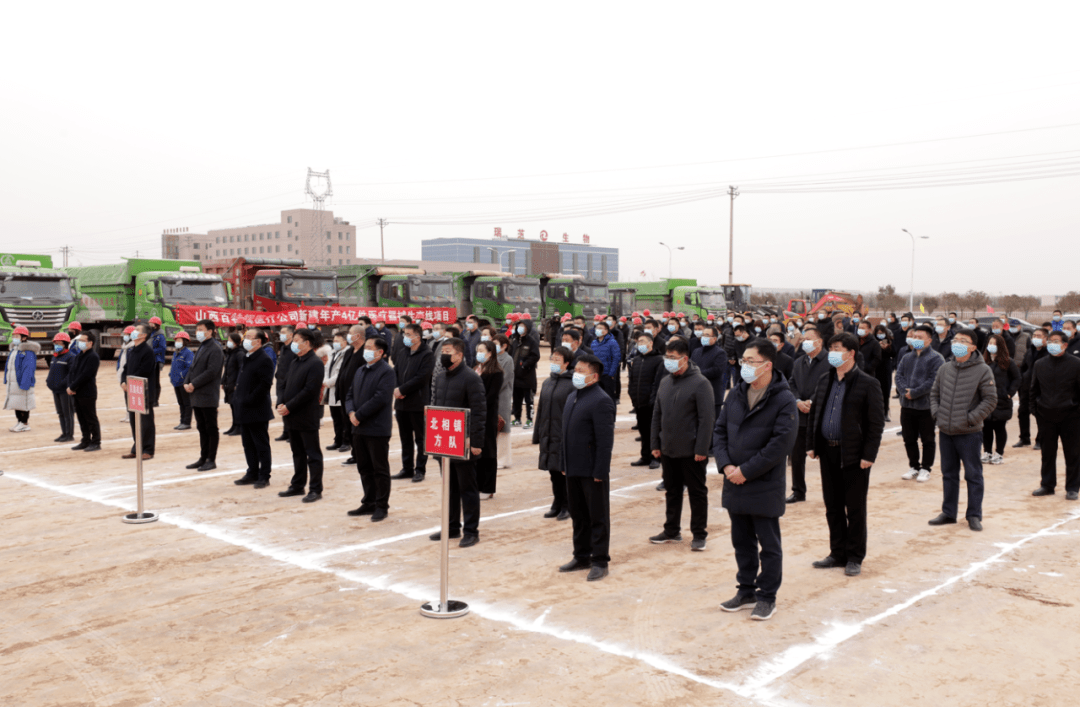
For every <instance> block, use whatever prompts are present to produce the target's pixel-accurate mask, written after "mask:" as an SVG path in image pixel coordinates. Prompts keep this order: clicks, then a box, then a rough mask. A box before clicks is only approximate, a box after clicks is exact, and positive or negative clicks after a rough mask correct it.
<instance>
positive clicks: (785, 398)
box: [712, 339, 799, 621]
mask: <svg viewBox="0 0 1080 707" xmlns="http://www.w3.org/2000/svg"><path fill="white" fill-rule="evenodd" d="M775 358H776V347H775V346H773V345H772V342H770V341H769V340H768V339H754V340H753V341H752V342H751V343H750V345H749V346H747V347H746V350H745V351H744V353H743V358H742V360H741V361H740V362H739V365H740V370H739V374H740V377H741V380H740V382H739V383H738V384H737V385H736V386H735V387H734V388H733V389H732V390H731V392H730V393H728V396H727V399H726V400H725V401H724V406H723V407H722V408H721V409H720V417H719V418H718V419H717V420H716V427H715V428H714V430H713V440H712V448H713V454H714V456H715V457H716V466H717V467H718V468H719V469H720V473H722V474H723V475H724V490H723V496H722V500H721V505H722V506H723V507H724V508H725V509H727V512H728V518H729V519H730V521H731V545H732V547H733V548H734V549H735V562H736V564H737V565H738V573H737V574H736V581H737V582H738V592H737V593H736V595H735V596H734V597H732V598H731V599H729V600H727V601H725V602H723V603H722V604H721V605H720V608H721V609H722V610H724V611H731V612H735V611H739V610H741V609H748V608H752V612H751V614H750V618H751V619H753V620H755V621H767V620H768V619H770V618H772V615H773V613H774V612H775V611H776V595H777V592H778V591H779V590H780V582H781V576H782V573H783V556H784V555H783V549H782V546H781V542H780V516H782V515H784V510H785V508H786V504H785V503H784V486H785V485H786V484H785V481H786V473H785V472H786V467H787V464H786V460H787V455H788V453H789V452H790V451H791V448H792V445H793V444H794V443H795V435H796V434H797V430H798V426H799V423H798V409H797V408H796V407H795V396H793V395H792V394H791V389H790V388H789V387H788V382H787V381H786V380H784V377H783V376H782V375H780V374H779V373H776V372H775V371H773V368H772V364H773V359H775ZM759 569H760V572H759Z"/></svg>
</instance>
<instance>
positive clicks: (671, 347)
mask: <svg viewBox="0 0 1080 707" xmlns="http://www.w3.org/2000/svg"><path fill="white" fill-rule="evenodd" d="M666 348H667V350H668V351H672V352H674V353H677V354H689V353H690V347H689V346H687V345H686V342H685V341H683V340H682V339H681V338H680V337H678V336H673V337H671V338H670V339H668V342H667V347H666Z"/></svg>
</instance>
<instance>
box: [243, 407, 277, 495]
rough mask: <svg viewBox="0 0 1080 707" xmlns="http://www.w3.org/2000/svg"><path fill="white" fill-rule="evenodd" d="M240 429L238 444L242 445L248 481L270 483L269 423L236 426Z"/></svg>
mask: <svg viewBox="0 0 1080 707" xmlns="http://www.w3.org/2000/svg"><path fill="white" fill-rule="evenodd" d="M237 427H239V428H240V442H241V444H243V445H244V459H246V460H247V471H246V472H245V473H244V476H246V477H247V478H249V479H255V480H257V481H270V464H271V451H270V422H269V421H266V422H252V423H249V424H246V425H237Z"/></svg>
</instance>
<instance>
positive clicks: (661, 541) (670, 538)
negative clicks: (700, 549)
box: [649, 533, 682, 545]
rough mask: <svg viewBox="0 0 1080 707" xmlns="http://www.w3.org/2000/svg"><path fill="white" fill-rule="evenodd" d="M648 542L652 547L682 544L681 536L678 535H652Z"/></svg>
mask: <svg viewBox="0 0 1080 707" xmlns="http://www.w3.org/2000/svg"><path fill="white" fill-rule="evenodd" d="M649 542H651V543H652V544H653V545H666V544H667V543H681V542H682V534H681V533H680V534H679V535H668V534H667V533H660V534H659V535H654V536H652V537H651V538H649Z"/></svg>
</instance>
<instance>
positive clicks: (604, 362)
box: [592, 321, 622, 400]
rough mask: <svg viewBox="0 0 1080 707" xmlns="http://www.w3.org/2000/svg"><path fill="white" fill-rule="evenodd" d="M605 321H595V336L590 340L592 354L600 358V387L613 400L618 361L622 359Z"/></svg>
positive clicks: (617, 344) (617, 345)
mask: <svg viewBox="0 0 1080 707" xmlns="http://www.w3.org/2000/svg"><path fill="white" fill-rule="evenodd" d="M608 328H609V327H608V324H607V322H606V321H603V322H597V323H596V327H595V328H594V329H593V333H594V334H595V335H596V338H595V339H593V342H592V351H593V355H594V356H596V358H598V359H599V360H600V365H601V366H603V372H602V373H601V374H600V387H601V388H602V389H603V391H604V392H605V393H607V394H608V395H610V396H611V399H612V400H615V379H616V378H618V377H619V362H620V361H621V360H622V352H621V351H620V349H619V342H618V340H617V339H616V338H615V335H614V334H612V333H611V332H610V331H608Z"/></svg>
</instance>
